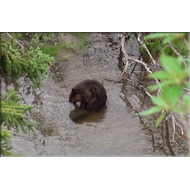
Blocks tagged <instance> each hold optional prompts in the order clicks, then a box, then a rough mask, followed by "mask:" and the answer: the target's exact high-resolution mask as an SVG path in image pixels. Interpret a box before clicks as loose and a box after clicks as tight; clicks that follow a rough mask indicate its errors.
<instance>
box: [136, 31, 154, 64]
mask: <svg viewBox="0 0 190 190" xmlns="http://www.w3.org/2000/svg"><path fill="white" fill-rule="evenodd" d="M140 37H141V33H138V38H137V40H138V41H139V43H140V44H141V45H142V46H143V48H144V49H145V50H146V52H147V53H148V55H149V57H150V59H151V60H152V62H153V64H154V65H156V61H155V60H154V58H153V57H152V55H151V53H150V51H149V50H148V48H147V46H146V45H145V44H144V43H143V42H142V41H141V39H140Z"/></svg>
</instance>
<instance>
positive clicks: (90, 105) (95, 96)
mask: <svg viewBox="0 0 190 190" xmlns="http://www.w3.org/2000/svg"><path fill="white" fill-rule="evenodd" d="M106 101H107V93H106V90H105V88H104V87H103V86H102V84H100V83H99V82H98V81H96V80H89V79H87V80H83V81H82V82H80V83H78V84H77V85H76V86H75V87H74V88H72V90H71V93H70V95H69V102H70V103H73V104H74V105H76V103H77V102H81V104H80V107H82V108H86V109H92V110H97V109H100V108H101V107H103V106H104V105H106Z"/></svg>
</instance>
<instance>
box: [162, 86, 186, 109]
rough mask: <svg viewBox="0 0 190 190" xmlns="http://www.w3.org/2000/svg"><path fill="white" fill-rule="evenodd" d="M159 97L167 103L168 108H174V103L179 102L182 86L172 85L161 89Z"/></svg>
mask: <svg viewBox="0 0 190 190" xmlns="http://www.w3.org/2000/svg"><path fill="white" fill-rule="evenodd" d="M162 90H163V91H162V94H161V97H162V98H163V99H164V100H165V101H166V102H167V103H168V105H170V106H172V107H173V106H174V105H175V104H176V102H177V101H178V100H179V98H180V96H181V94H182V92H183V86H181V85H172V86H171V87H167V86H166V87H163V88H162Z"/></svg>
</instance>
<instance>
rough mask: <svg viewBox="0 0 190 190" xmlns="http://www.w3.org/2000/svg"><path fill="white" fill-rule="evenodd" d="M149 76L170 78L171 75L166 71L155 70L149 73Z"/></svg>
mask: <svg viewBox="0 0 190 190" xmlns="http://www.w3.org/2000/svg"><path fill="white" fill-rule="evenodd" d="M149 77H150V78H157V79H166V78H171V75H170V74H169V73H168V72H166V71H157V72H155V73H152V74H150V75H149Z"/></svg>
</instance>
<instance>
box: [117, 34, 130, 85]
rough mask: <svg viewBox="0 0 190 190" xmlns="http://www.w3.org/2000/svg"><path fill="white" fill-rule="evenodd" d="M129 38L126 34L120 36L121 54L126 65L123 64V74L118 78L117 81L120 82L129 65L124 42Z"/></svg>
mask: <svg viewBox="0 0 190 190" xmlns="http://www.w3.org/2000/svg"><path fill="white" fill-rule="evenodd" d="M129 38H130V36H129V35H127V34H124V35H122V36H121V52H122V54H123V56H124V57H125V59H126V63H125V68H124V70H123V72H122V73H121V76H120V78H119V80H118V81H121V79H122V77H123V75H124V74H125V73H126V71H127V67H128V65H129V61H128V59H129V56H128V54H127V52H126V51H125V42H126V40H128V39H129Z"/></svg>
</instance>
